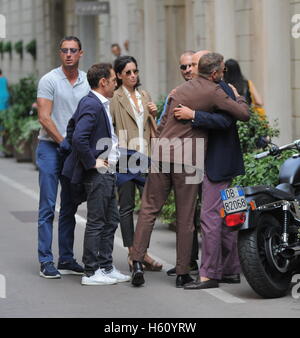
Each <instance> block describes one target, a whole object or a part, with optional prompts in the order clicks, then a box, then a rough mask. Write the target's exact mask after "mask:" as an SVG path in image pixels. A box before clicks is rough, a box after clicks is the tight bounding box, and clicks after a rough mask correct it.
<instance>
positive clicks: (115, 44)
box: [111, 43, 121, 49]
mask: <svg viewBox="0 0 300 338" xmlns="http://www.w3.org/2000/svg"><path fill="white" fill-rule="evenodd" d="M114 47H118V48H120V49H121V47H120V45H119V44H118V43H113V44H112V45H111V48H114Z"/></svg>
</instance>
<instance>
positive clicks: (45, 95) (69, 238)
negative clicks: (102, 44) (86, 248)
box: [36, 36, 90, 279]
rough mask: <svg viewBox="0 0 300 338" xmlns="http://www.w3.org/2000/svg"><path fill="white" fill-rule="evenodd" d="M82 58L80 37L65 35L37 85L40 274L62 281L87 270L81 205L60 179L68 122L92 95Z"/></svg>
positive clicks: (67, 184)
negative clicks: (77, 255)
mask: <svg viewBox="0 0 300 338" xmlns="http://www.w3.org/2000/svg"><path fill="white" fill-rule="evenodd" d="M82 55H83V51H82V46H81V42H80V40H79V39H78V38H77V37H74V36H69V37H65V38H64V39H63V40H62V41H61V42H60V45H59V56H60V59H61V66H60V67H59V68H56V69H53V70H52V71H50V72H49V73H47V74H46V75H44V76H43V77H42V78H41V80H40V82H39V85H38V93H37V104H38V116H39V122H40V123H41V126H42V128H41V130H40V134H39V145H38V147H37V157H36V158H37V166H38V169H39V186H40V201H39V216H38V256H39V262H40V264H41V269H40V276H41V277H44V278H52V279H54V278H61V274H80V275H81V274H82V273H83V268H82V267H81V266H80V265H79V264H78V263H77V262H76V260H75V259H74V257H73V256H74V254H73V244H74V230H75V223H76V222H75V213H76V211H77V205H76V204H75V203H74V201H73V200H72V199H71V191H70V184H69V181H68V180H67V179H66V178H64V177H63V176H62V175H61V170H62V165H63V156H62V153H63V151H66V152H67V151H69V149H68V148H69V147H70V146H69V145H68V143H67V142H65V141H64V138H65V136H66V129H67V124H68V122H69V120H70V118H71V117H72V115H73V114H74V112H75V110H76V108H77V105H78V103H79V101H80V100H81V99H82V98H83V97H84V96H86V95H87V94H88V93H89V90H90V86H89V84H88V82H87V78H86V73H84V72H82V71H81V70H79V69H78V66H79V61H80V59H81V57H82ZM59 182H60V184H61V195H60V201H61V202H60V204H61V205H60V213H59V220H58V244H59V260H58V269H56V267H55V266H54V263H53V254H52V232H53V219H54V214H55V204H56V198H57V191H58V184H59Z"/></svg>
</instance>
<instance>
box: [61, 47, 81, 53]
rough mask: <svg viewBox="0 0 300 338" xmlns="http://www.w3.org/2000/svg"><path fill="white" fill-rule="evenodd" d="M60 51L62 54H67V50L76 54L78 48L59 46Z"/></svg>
mask: <svg viewBox="0 0 300 338" xmlns="http://www.w3.org/2000/svg"><path fill="white" fill-rule="evenodd" d="M60 51H61V52H62V53H63V54H68V53H69V51H70V53H71V54H76V53H77V52H78V51H79V49H78V48H61V49H60Z"/></svg>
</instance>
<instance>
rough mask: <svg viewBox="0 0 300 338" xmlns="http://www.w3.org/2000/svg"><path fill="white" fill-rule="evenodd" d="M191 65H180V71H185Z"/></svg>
mask: <svg viewBox="0 0 300 338" xmlns="http://www.w3.org/2000/svg"><path fill="white" fill-rule="evenodd" d="M191 67H192V65H180V69H181V70H187V68H191Z"/></svg>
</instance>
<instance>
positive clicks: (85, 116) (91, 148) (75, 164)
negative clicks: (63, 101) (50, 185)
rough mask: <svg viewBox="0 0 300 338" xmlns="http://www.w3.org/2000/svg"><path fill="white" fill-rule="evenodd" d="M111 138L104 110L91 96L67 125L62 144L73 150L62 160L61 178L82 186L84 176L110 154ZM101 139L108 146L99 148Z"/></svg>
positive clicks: (89, 95)
mask: <svg viewBox="0 0 300 338" xmlns="http://www.w3.org/2000/svg"><path fill="white" fill-rule="evenodd" d="M111 137H112V134H111V129H110V124H109V120H108V116H107V113H106V111H105V108H104V106H103V104H102V103H101V101H100V100H99V98H98V97H97V96H96V95H95V94H93V93H92V92H90V93H89V94H88V95H87V96H85V97H84V98H82V99H81V101H80V102H79V104H78V107H77V110H76V112H75V113H74V115H73V116H72V118H71V120H70V121H69V123H68V127H67V136H66V139H65V140H64V142H63V143H65V144H67V143H69V144H70V145H71V149H72V150H71V153H70V154H69V155H68V157H67V158H66V160H65V163H64V167H63V171H62V174H63V175H64V176H66V177H68V178H69V179H70V180H71V183H74V184H79V183H82V181H83V176H84V172H85V171H87V170H90V169H92V168H93V167H94V166H95V164H96V159H97V158H98V157H99V156H100V155H101V154H103V153H104V152H106V151H107V150H110V147H111ZM101 139H106V140H107V141H110V143H109V142H106V144H105V145H101V147H99V144H98V145H97V143H98V141H99V140H101ZM62 147H63V145H62ZM66 148H67V147H66ZM96 148H97V149H96ZM104 155H105V154H103V156H104ZM107 155H108V154H107ZM104 159H107V156H104Z"/></svg>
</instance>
